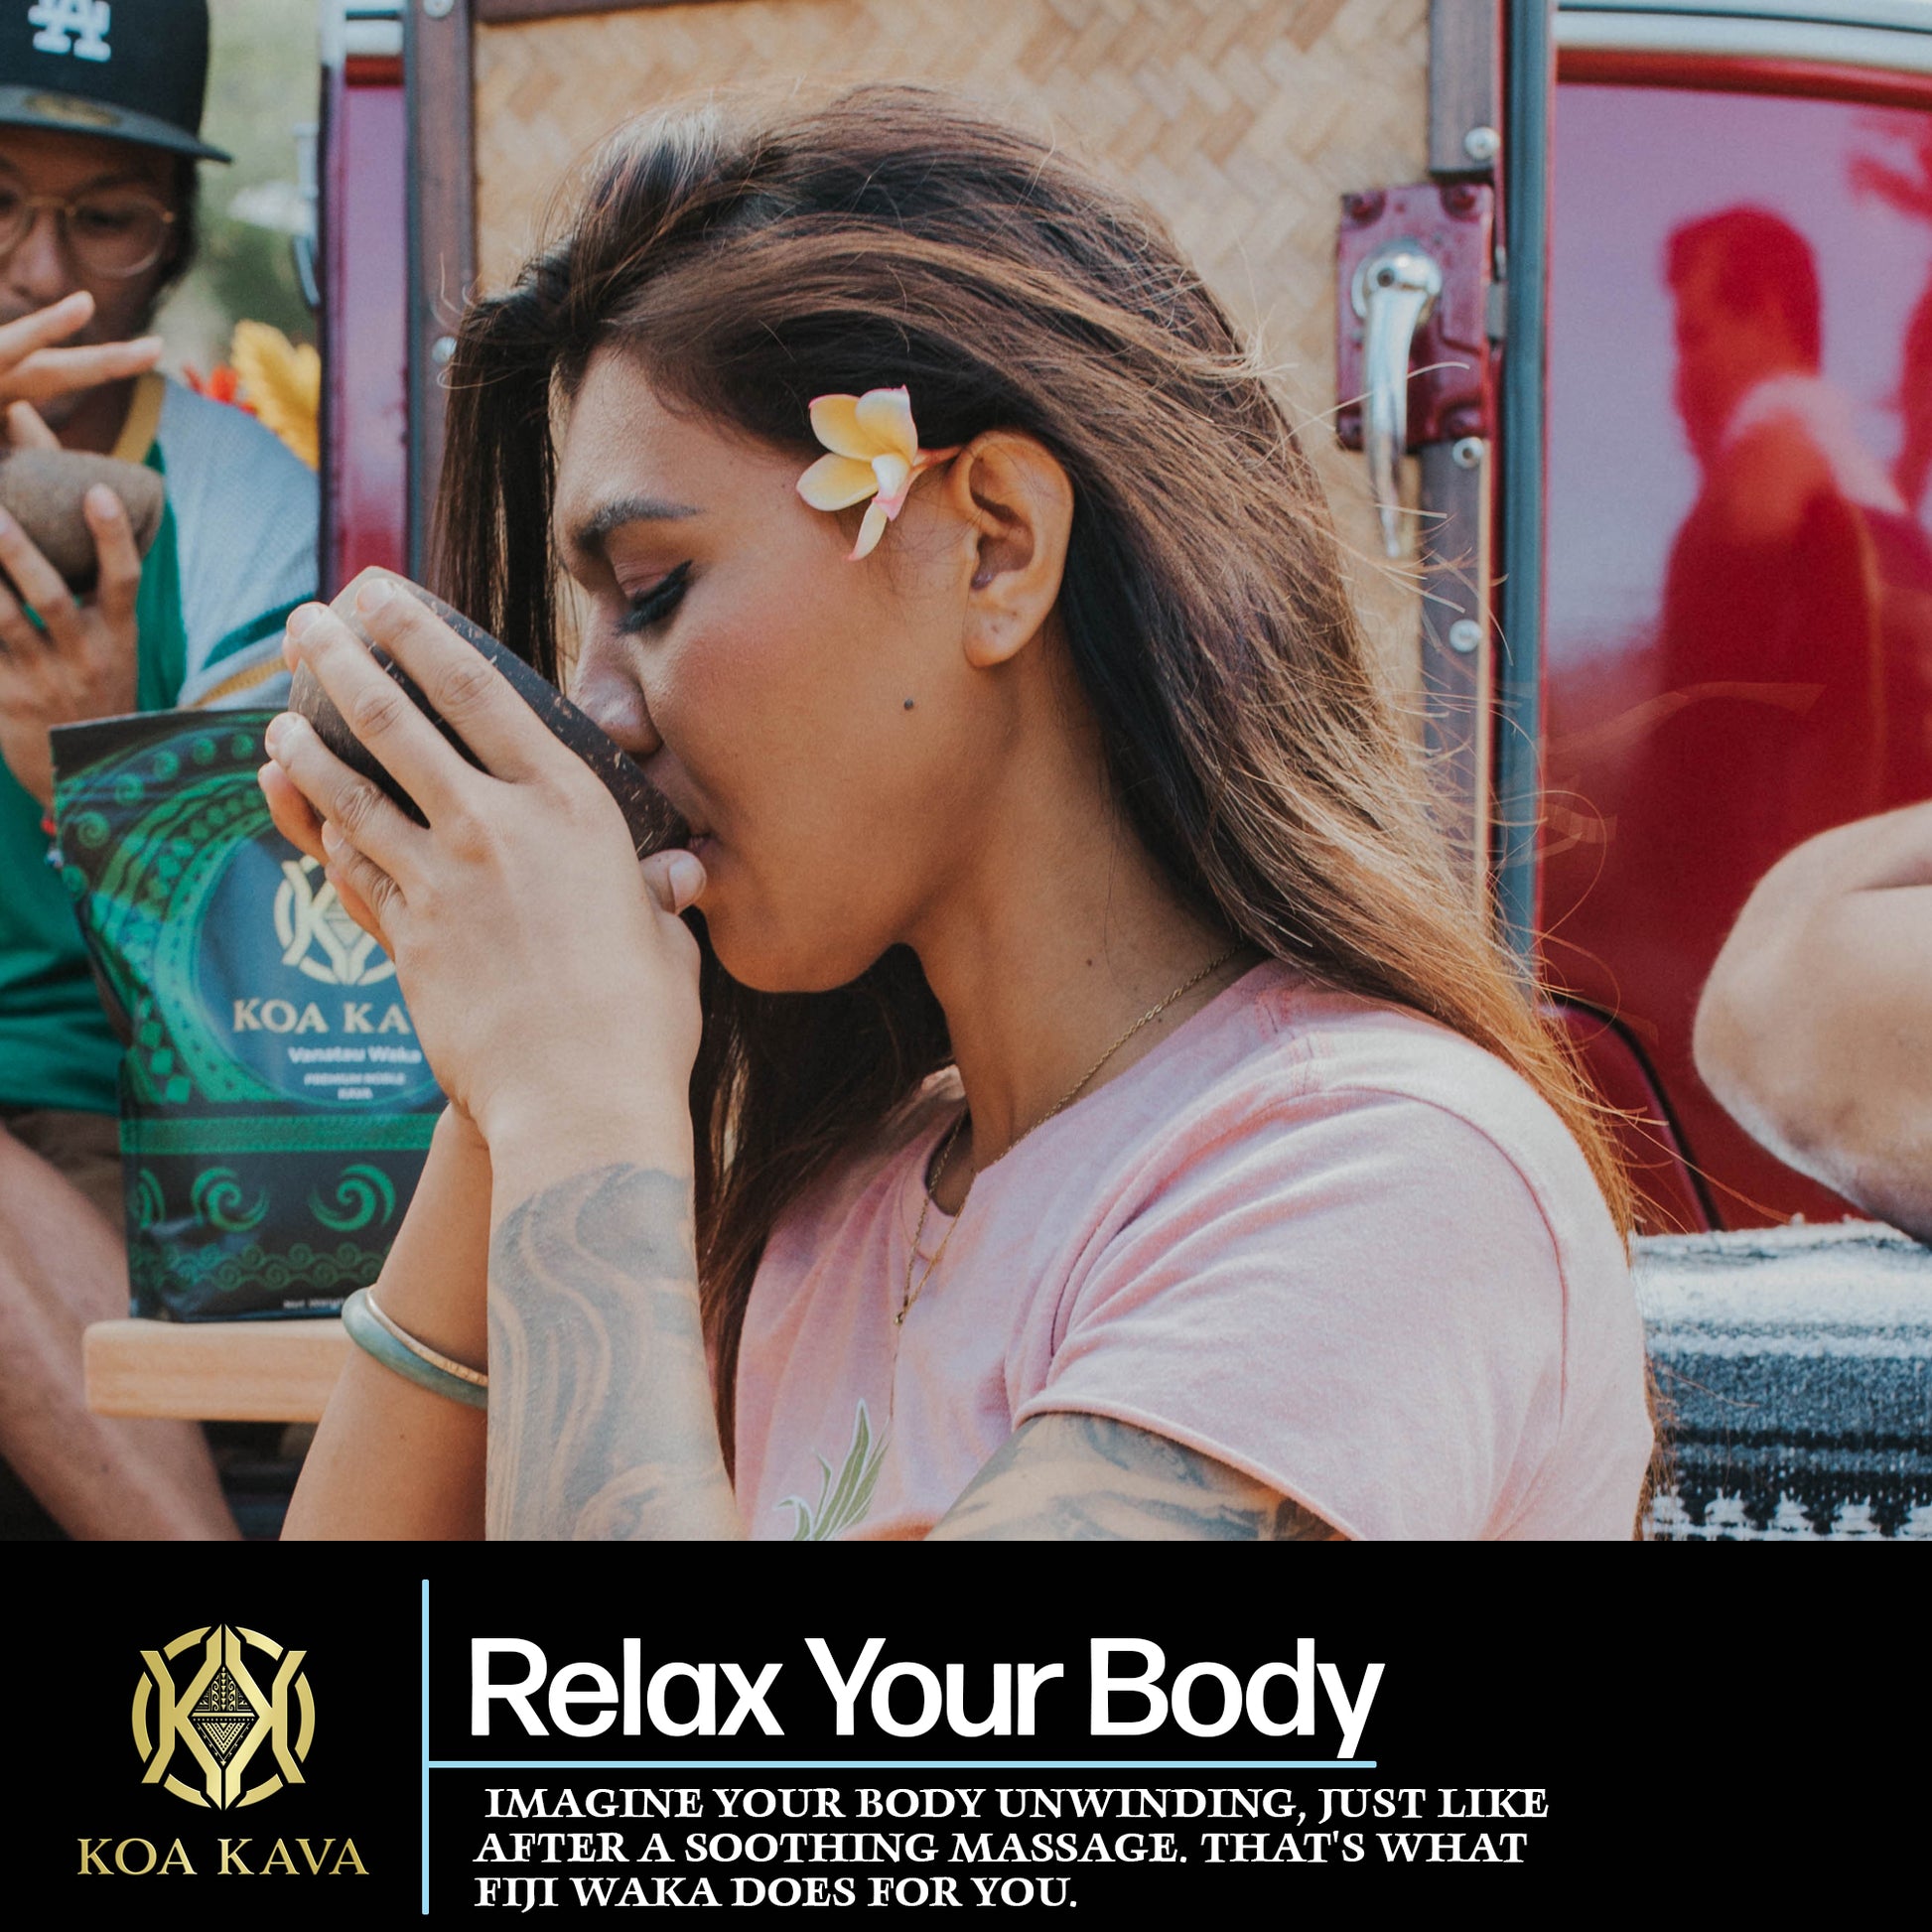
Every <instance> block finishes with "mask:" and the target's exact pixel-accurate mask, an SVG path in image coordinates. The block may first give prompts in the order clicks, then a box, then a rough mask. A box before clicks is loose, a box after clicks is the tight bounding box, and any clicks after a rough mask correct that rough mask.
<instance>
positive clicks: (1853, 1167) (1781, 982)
mask: <svg viewBox="0 0 1932 1932" xmlns="http://www.w3.org/2000/svg"><path fill="white" fill-rule="evenodd" d="M1695 1050H1696V1055H1697V1064H1698V1071H1699V1072H1700V1073H1701V1074H1702V1075H1703V1076H1704V1078H1705V1081H1706V1082H1707V1083H1708V1084H1709V1086H1710V1088H1711V1090H1712V1091H1713V1092H1714V1093H1715V1094H1716V1095H1717V1096H1718V1098H1719V1099H1720V1100H1721V1101H1723V1102H1724V1104H1725V1107H1726V1108H1727V1109H1728V1110H1729V1111H1730V1113H1731V1114H1732V1115H1733V1116H1734V1117H1735V1118H1736V1119H1737V1120H1738V1122H1739V1123H1740V1124H1741V1125H1742V1126H1743V1127H1744V1128H1746V1129H1747V1130H1748V1131H1749V1132H1750V1133H1751V1134H1752V1135H1754V1136H1755V1137H1756V1138H1757V1139H1758V1140H1759V1141H1761V1142H1762V1143H1763V1144H1764V1145H1765V1146H1766V1147H1768V1148H1769V1149H1770V1150H1771V1151H1772V1153H1774V1154H1776V1155H1777V1156H1778V1157H1779V1159H1781V1160H1783V1161H1786V1162H1788V1163H1789V1164H1790V1165H1791V1166H1792V1167H1794V1168H1796V1169H1798V1170H1799V1172H1800V1173H1807V1174H1810V1175H1811V1176H1812V1177H1813V1178H1814V1179H1816V1180H1821V1181H1823V1182H1824V1183H1825V1184H1826V1185H1827V1186H1829V1187H1832V1188H1835V1189H1836V1190H1837V1191H1838V1192H1840V1193H1842V1194H1844V1195H1845V1196H1846V1198H1847V1199H1848V1200H1852V1201H1856V1202H1857V1203H1858V1205H1859V1206H1861V1207H1863V1208H1864V1209H1865V1210H1866V1211H1867V1212H1868V1213H1871V1214H1875V1215H1878V1216H1879V1217H1880V1218H1882V1219H1884V1220H1887V1221H1891V1222H1893V1223H1895V1224H1896V1225H1897V1226H1899V1227H1902V1228H1905V1229H1906V1230H1908V1231H1909V1232H1910V1233H1912V1234H1915V1235H1917V1236H1918V1237H1919V1238H1920V1239H1922V1240H1924V1239H1932V805H1914V806H1910V807H1908V808H1907V809H1906V810H1904V811H1898V812H1888V813H1886V814H1885V815H1884V816H1882V817H1879V818H1871V819H1864V820H1862V821H1861V822H1860V823H1858V824H1856V825H1843V826H1839V827H1838V828H1836V829H1835V830H1833V831H1830V832H1826V833H1824V834H1822V835H1821V836H1820V837H1818V838H1815V839H1811V840H1808V841H1807V842H1806V843H1805V844H1804V845H1801V846H1799V847H1798V848H1797V850H1796V851H1794V852H1791V853H1788V854H1787V855H1786V856H1785V857H1784V858H1783V859H1781V860H1780V861H1779V862H1778V863H1777V865H1775V866H1774V867H1772V869H1771V870H1770V872H1768V873H1767V874H1766V875H1765V876H1764V878H1763V879H1762V880H1761V881H1760V882H1759V884H1758V886H1757V890H1756V891H1755V892H1754V893H1752V895H1751V897H1750V899H1749V901H1748V903H1747V904H1746V905H1745V907H1744V909H1743V911H1742V912H1741V913H1740V914H1739V915H1738V919H1737V923H1736V925H1735V926H1734V927H1733V928H1732V930H1731V933H1730V936H1729V937H1728V938H1727V939H1726V940H1725V945H1724V950H1723V951H1722V952H1721V953H1720V954H1719V955H1718V961H1717V964H1716V965H1715V966H1714V967H1713V968H1712V972H1711V978H1710V981H1709V983H1708V984H1707V985H1706V987H1705V990H1704V997H1703V1000H1702V1001H1701V1003H1700V1005H1699V1007H1698V1017H1697V1033H1696V1037H1695Z"/></svg>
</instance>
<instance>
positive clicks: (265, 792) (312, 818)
mask: <svg viewBox="0 0 1932 1932" xmlns="http://www.w3.org/2000/svg"><path fill="white" fill-rule="evenodd" d="M255 781H256V783H257V784H259V785H260V786H261V788H262V796H263V797H264V798H266V799H267V800H268V815H269V817H270V818H271V819H273V820H274V821H275V829H276V831H278V832H279V833H281V835H282V836H283V838H285V839H287V840H288V842H289V843H290V844H291V845H292V846H294V847H295V849H296V850H297V851H298V852H302V853H306V854H307V855H308V856H309V857H310V858H311V859H314V860H315V861H316V862H317V863H318V864H321V865H326V864H327V863H328V860H329V855H328V853H326V852H325V851H324V850H323V849H322V815H321V813H319V812H318V811H317V810H316V808H315V807H314V806H313V805H312V804H310V803H309V801H308V800H307V799H306V798H304V797H303V795H302V794H301V793H300V792H299V791H297V790H296V788H295V780H294V779H293V778H291V777H290V776H289V774H288V773H287V772H286V771H284V770H283V769H282V767H281V766H280V765H279V764H275V763H273V762H271V763H268V764H265V765H263V766H262V768H261V769H260V770H259V771H257V772H256V773H255Z"/></svg>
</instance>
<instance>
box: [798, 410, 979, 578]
mask: <svg viewBox="0 0 1932 1932" xmlns="http://www.w3.org/2000/svg"><path fill="white" fill-rule="evenodd" d="M811 411H812V434H813V435H814V436H816V437H817V438H818V440H819V441H820V442H821V443H823V444H824V445H825V447H826V448H827V449H828V450H829V451H831V453H832V454H831V455H830V456H822V457H820V458H819V460H818V461H817V462H816V463H814V464H813V465H812V466H811V468H810V469H809V470H807V471H806V472H805V474H804V475H803V476H802V477H800V478H799V479H798V493H799V495H801V496H802V497H803V498H804V499H805V501H806V502H808V503H809V504H810V505H811V506H812V508H813V509H815V510H842V509H849V508H851V506H852V505H853V504H854V503H863V502H865V500H866V498H867V497H868V496H870V497H871V498H872V499H873V500H872V502H871V504H870V505H869V506H868V507H867V510H866V514H865V520H864V521H863V522H862V523H861V524H860V525H859V541H858V542H857V543H855V544H854V545H853V546H852V556H851V561H852V562H853V563H857V562H858V561H859V559H860V558H861V557H865V556H870V555H871V554H872V551H873V548H874V546H875V545H876V544H877V543H878V542H879V539H880V538H881V537H882V536H883V535H884V534H885V531H886V525H887V524H888V523H890V522H892V521H893V520H894V519H895V518H896V517H897V515H898V513H899V511H900V510H902V509H903V508H904V507H905V498H906V493H907V492H908V491H909V490H910V489H911V487H912V484H913V483H914V482H915V481H916V480H917V479H918V477H919V476H920V474H921V473H922V472H924V471H926V470H929V469H931V468H932V467H933V465H934V464H938V463H944V462H945V461H946V460H947V459H948V458H949V457H954V456H957V455H958V454H959V452H958V450H957V449H951V450H922V449H920V448H919V433H918V431H917V429H915V428H914V427H913V423H912V398H911V396H910V395H909V394H908V393H907V392H906V390H905V389H904V388H902V387H901V388H897V389H868V390H867V391H866V393H865V394H864V395H863V396H819V397H817V398H816V399H815V400H814V401H813V403H812V406H811Z"/></svg>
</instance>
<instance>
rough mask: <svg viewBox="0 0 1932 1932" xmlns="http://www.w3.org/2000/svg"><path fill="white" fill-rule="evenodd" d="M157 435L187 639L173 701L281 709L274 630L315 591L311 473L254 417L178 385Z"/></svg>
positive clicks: (284, 690) (315, 513)
mask: <svg viewBox="0 0 1932 1932" xmlns="http://www.w3.org/2000/svg"><path fill="white" fill-rule="evenodd" d="M161 441H162V454H163V457H164V458H165V460H166V463H167V477H168V492H169V495H170V497H171V498H172V500H173V503H174V509H175V521H176V529H177V542H178V544H179V547H180V555H181V603H182V624H183V629H184V631H185V632H186V636H187V655H188V661H187V671H186V675H185V677H184V678H183V681H182V689H181V695H180V698H179V700H178V702H179V703H181V704H182V705H184V706H195V707H201V706H232V705H274V704H280V703H281V702H282V701H283V700H284V699H285V698H286V697H287V695H288V684H289V676H288V670H287V667H286V666H285V665H284V664H283V663H282V656H281V652H282V633H283V630H284V627H285V626H286V625H287V622H288V619H289V613H290V612H291V611H293V610H294V609H295V607H296V606H297V605H298V604H301V603H304V602H306V601H307V600H308V599H310V598H312V597H314V596H315V595H316V586H317V562H316V529H317V522H318V517H319V495H318V487H317V483H316V478H315V476H314V474H313V473H312V472H311V471H310V470H309V469H308V468H307V466H306V465H304V464H303V463H302V462H301V461H300V460H299V459H298V458H297V457H295V456H294V455H293V454H291V452H290V451H289V450H287V449H286V448H285V447H284V446H283V445H282V443H281V442H280V441H279V440H278V439H277V438H276V437H275V436H274V435H273V434H272V433H271V432H270V431H268V430H266V429H264V428H263V427H262V425H261V424H260V423H258V422H256V421H255V420H254V418H253V417H251V416H249V415H247V414H245V413H244V412H243V411H241V410H238V409H234V408H231V407H229V406H228V405H226V404H223V403H215V402H210V401H208V400H207V398H206V397H202V396H197V395H193V394H191V393H189V392H186V391H182V390H180V389H178V388H175V387H171V388H170V391H169V395H168V400H167V403H166V404H165V406H164V413H163V416H162V419H161Z"/></svg>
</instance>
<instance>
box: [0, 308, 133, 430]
mask: <svg viewBox="0 0 1932 1932" xmlns="http://www.w3.org/2000/svg"><path fill="white" fill-rule="evenodd" d="M93 312H94V298H93V297H92V296H91V295H89V294H88V293H87V291H86V290H85V289H76V290H75V291H74V293H73V294H72V295H67V296H63V297H62V298H61V300H60V301H59V302H56V303H54V304H52V305H51V306H50V307H48V308H45V309H37V310H35V312H34V313H33V314H32V315H30V316H22V317H21V318H20V319H19V321H17V322H10V323H8V324H7V325H6V326H5V327H4V328H0V404H5V403H12V402H46V401H47V400H48V398H49V397H51V396H66V395H71V394H72V393H73V392H74V391H75V390H77V389H95V388H98V387H99V386H100V385H101V384H102V383H103V382H123V381H125V380H126V379H127V378H128V377H129V376H133V375H140V374H142V373H143V372H144V371H145V370H148V369H151V368H153V367H154V365H155V364H156V363H157V362H159V361H160V360H161V338H160V337H159V336H142V337H140V338H138V339H137V340H136V341H134V342H131V343H88V344H85V345H82V346H81V347H78V348H57V347H55V346H54V345H55V344H57V343H60V342H63V341H65V340H66V339H67V338H68V337H69V336H71V335H72V334H73V332H74V331H75V330H76V329H81V328H84V327H85V326H86V323H87V318H88V317H89V316H91V315H92V314H93Z"/></svg>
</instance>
